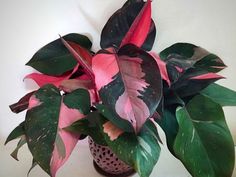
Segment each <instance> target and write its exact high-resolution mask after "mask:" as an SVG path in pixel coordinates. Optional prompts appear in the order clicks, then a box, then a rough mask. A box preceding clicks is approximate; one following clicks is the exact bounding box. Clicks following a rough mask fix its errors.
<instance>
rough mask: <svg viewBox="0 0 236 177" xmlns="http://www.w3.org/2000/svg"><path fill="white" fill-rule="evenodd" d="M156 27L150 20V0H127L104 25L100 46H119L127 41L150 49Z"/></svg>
mask: <svg viewBox="0 0 236 177" xmlns="http://www.w3.org/2000/svg"><path fill="white" fill-rule="evenodd" d="M155 36H156V28H155V24H154V22H153V20H151V2H150V1H149V0H148V2H146V3H145V2H143V1H128V2H126V4H125V5H124V6H123V7H122V8H121V9H119V10H117V11H116V12H115V13H114V14H113V15H112V16H111V17H110V19H109V20H108V22H107V23H106V25H105V26H104V28H103V30H102V34H101V47H102V48H103V49H106V48H109V47H116V48H119V47H120V46H123V45H125V44H128V43H132V44H135V45H137V46H139V47H142V48H143V49H145V50H151V49H152V46H153V43H154V40H155Z"/></svg>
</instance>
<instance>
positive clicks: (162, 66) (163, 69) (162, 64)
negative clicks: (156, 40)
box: [150, 52, 171, 86]
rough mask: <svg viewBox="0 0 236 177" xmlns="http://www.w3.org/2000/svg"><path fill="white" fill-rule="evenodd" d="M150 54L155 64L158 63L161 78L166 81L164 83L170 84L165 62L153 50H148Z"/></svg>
mask: <svg viewBox="0 0 236 177" xmlns="http://www.w3.org/2000/svg"><path fill="white" fill-rule="evenodd" d="M150 55H152V57H153V58H154V59H155V60H156V62H157V65H158V67H159V69H160V72H161V77H162V79H164V80H165V81H166V83H167V84H168V86H170V85H171V83H170V79H169V76H168V72H167V68H166V63H165V62H164V61H162V60H161V58H160V57H159V56H158V55H157V54H156V53H155V52H150Z"/></svg>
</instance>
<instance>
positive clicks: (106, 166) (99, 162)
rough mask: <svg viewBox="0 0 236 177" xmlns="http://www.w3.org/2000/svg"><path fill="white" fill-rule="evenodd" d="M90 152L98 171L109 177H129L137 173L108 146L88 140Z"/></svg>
mask: <svg viewBox="0 0 236 177" xmlns="http://www.w3.org/2000/svg"><path fill="white" fill-rule="evenodd" d="M88 142H89V148H90V152H91V154H92V156H93V159H94V160H93V164H94V168H95V169H96V171H97V172H98V173H100V174H102V175H104V176H107V177H128V176H131V175H133V174H134V173H135V171H134V169H133V168H132V167H130V166H129V165H127V164H125V163H124V162H123V161H121V160H120V159H119V158H118V157H117V156H116V155H115V154H114V153H113V152H112V150H111V149H110V148H109V147H107V146H102V145H99V144H96V143H95V142H94V141H93V140H92V138H91V137H89V138H88Z"/></svg>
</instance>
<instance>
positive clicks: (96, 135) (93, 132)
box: [65, 112, 107, 146]
mask: <svg viewBox="0 0 236 177" xmlns="http://www.w3.org/2000/svg"><path fill="white" fill-rule="evenodd" d="M105 122H106V119H104V117H103V116H101V115H100V114H99V113H98V112H91V113H90V114H89V115H87V116H86V117H85V118H83V119H81V120H78V121H76V122H75V123H73V124H72V125H71V126H69V127H67V128H65V130H67V131H71V132H74V133H81V134H85V135H88V136H90V137H92V139H93V140H94V141H95V142H96V143H97V144H100V145H103V146H106V145H107V143H106V141H105V140H104V137H103V128H102V126H101V125H103V124H104V123H105Z"/></svg>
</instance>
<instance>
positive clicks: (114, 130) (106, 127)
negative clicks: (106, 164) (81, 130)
mask: <svg viewBox="0 0 236 177" xmlns="http://www.w3.org/2000/svg"><path fill="white" fill-rule="evenodd" d="M103 131H104V133H106V134H107V135H108V136H109V137H110V140H111V141H114V140H116V139H117V138H118V137H119V136H120V135H121V134H122V133H123V132H124V131H123V130H121V129H120V128H118V127H117V126H115V125H114V124H113V123H112V122H110V121H108V122H106V123H105V124H103Z"/></svg>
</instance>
